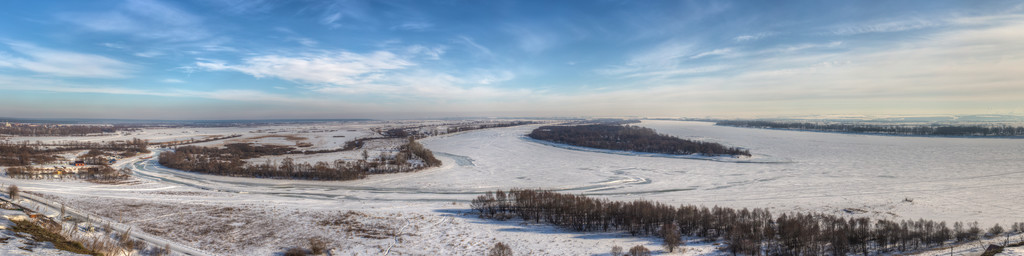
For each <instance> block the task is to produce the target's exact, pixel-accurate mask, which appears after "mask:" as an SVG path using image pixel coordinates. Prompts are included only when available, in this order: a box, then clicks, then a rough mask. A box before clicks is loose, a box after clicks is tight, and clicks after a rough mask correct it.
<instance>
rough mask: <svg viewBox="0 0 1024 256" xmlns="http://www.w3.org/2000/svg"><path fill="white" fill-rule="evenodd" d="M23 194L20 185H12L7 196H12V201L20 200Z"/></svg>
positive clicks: (8, 188)
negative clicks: (19, 197)
mask: <svg viewBox="0 0 1024 256" xmlns="http://www.w3.org/2000/svg"><path fill="white" fill-rule="evenodd" d="M20 194H21V190H20V189H18V185H11V186H10V187H7V195H9V196H11V201H15V200H18V196H19V195H20Z"/></svg>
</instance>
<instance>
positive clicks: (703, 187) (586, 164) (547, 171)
mask: <svg viewBox="0 0 1024 256" xmlns="http://www.w3.org/2000/svg"><path fill="white" fill-rule="evenodd" d="M639 125H642V126H646V127H651V128H654V129H656V130H657V131H659V132H661V133H667V134H671V135H675V136H679V137H682V138H689V139H702V140H709V141H715V142H719V143H723V144H726V145H729V146H738V147H744V148H748V149H750V151H751V153H753V154H754V155H755V156H754V157H753V158H751V159H758V160H759V161H756V162H723V161H708V160H705V159H681V158H666V157H657V156H649V155H629V154H608V153H601V152H593V151H581V150H573V149H569V148H565V147H556V146H552V145H548V144H543V143H537V142H535V141H532V140H529V139H526V138H524V137H523V135H524V134H526V133H528V132H529V131H530V130H532V129H533V128H535V127H536V126H521V127H509V128H497V129H485V130H478V131H471V132H465V133H458V134H453V135H446V136H438V137H430V138H427V139H423V140H421V142H422V143H423V144H424V145H426V146H427V147H428V148H430V149H431V150H433V151H434V152H435V154H436V155H437V156H438V157H439V158H441V160H442V161H444V165H443V166H442V167H438V168H432V169H428V170H424V171H420V172H415V173H404V174H385V175H374V176H371V177H369V178H367V179H364V180H356V181H346V182H317V181H292V180H260V179H249V178H233V177H216V176H208V175H200V174H192V173H186V172H180V171H175V170H169V169H166V168H162V167H159V166H157V165H156V162H155V160H154V159H150V160H146V161H141V162H135V163H130V164H131V165H132V167H133V168H134V169H135V170H136V174H137V176H138V177H139V179H140V181H139V182H136V183H132V184H125V185H98V184H92V183H86V182H56V181H26V180H11V179H6V178H4V179H2V180H0V181H2V182H3V183H8V184H10V183H15V184H18V185H19V186H20V187H22V189H23V190H26V191H34V192H40V193H44V194H47V195H51V196H53V197H55V198H57V199H59V200H64V201H66V202H67V203H68V204H69V205H70V206H74V207H75V208H79V209H95V210H93V211H94V212H95V213H97V214H101V215H104V216H108V217H109V218H111V219H112V220H115V219H118V218H120V219H121V221H123V222H130V223H131V224H132V225H138V227H139V228H140V229H142V230H146V229H152V230H167V231H166V232H167V233H166V234H165V235H166V236H167V237H168V238H171V239H173V240H175V241H179V242H181V243H183V244H186V245H189V246H193V247H196V248H199V249H203V250H207V251H210V252H215V253H219V254H231V255H235V254H260V255H265V254H270V253H272V252H280V251H283V249H282V248H284V247H287V246H297V245H302V243H303V241H304V239H307V238H308V237H312V236H324V237H328V238H330V239H332V245H333V247H334V248H337V249H338V250H339V251H342V252H344V254H351V255H356V254H358V255H378V254H383V253H384V252H387V251H388V248H391V251H390V253H391V254H396V255H439V254H445V255H447V254H456V255H480V254H482V252H484V251H485V250H486V249H487V248H488V247H490V246H491V245H492V244H493V243H495V242H498V241H501V242H505V243H507V244H510V245H511V246H512V248H513V250H514V251H516V252H517V253H529V254H530V255H592V254H606V253H607V252H608V251H609V249H610V248H611V247H612V246H613V245H616V244H617V245H620V246H623V247H625V248H628V247H630V246H633V245H636V244H645V245H647V246H648V247H649V248H651V249H660V247H659V245H658V243H657V241H656V240H655V239H650V238H633V237H628V236H625V235H623V234H618V233H606V234H602V233H598V234H594V233H587V234H583V233H573V232H567V231H562V230H559V229H557V228H553V227H549V226H545V225H533V224H529V225H524V224H522V223H520V222H519V221H514V220H513V221H489V220H481V219H478V218H476V217H474V216H472V215H466V214H464V213H465V212H466V210H467V209H468V208H469V206H468V201H469V200H471V199H472V198H473V197H475V196H476V195H478V194H479V193H481V192H484V191H488V190H493V189H499V188H500V189H508V188H516V187H518V188H546V189H555V190H560V191H563V192H567V193H582V194H587V195H592V196H600V197H607V198H610V199H615V200H632V199H648V200H656V201H662V202H666V203H672V204H700V205H708V206H712V205H721V206H731V207H761V208H769V209H771V210H772V211H774V212H789V211H803V212H823V213H832V214H837V215H846V216H868V217H872V218H889V219H917V218H925V219H933V220H938V221H947V222H953V221H968V222H969V221H978V222H979V223H980V224H981V226H983V227H988V226H991V225H992V224H994V223H1002V224H1003V226H1007V225H1009V224H1011V223H1013V222H1021V221H1024V216H1022V215H1020V214H1019V213H1020V212H1024V205H1021V204H1019V203H1018V202H1021V201H1022V199H1024V198H1022V197H1024V193H1022V192H1024V191H1022V190H1024V189H1022V188H1021V186H1020V184H1021V183H1020V182H1019V180H1020V179H1021V178H1024V169H1021V168H1022V166H1024V154H1021V153H1020V152H1024V140H1018V139H996V138H929V137H896V136H870V135H851V134H833V133H816V132H798V131H779V130H760V129H747V128H733V127H719V126H713V125H712V124H711V123H704V122H680V121H644V122H643V123H641V124H639ZM343 131H348V129H343ZM297 136H303V135H297ZM347 137H348V136H346V138H347ZM123 164H127V161H126V163H123ZM227 208H230V209H231V210H230V211H229V210H224V209H227ZM348 211H353V212H354V213H351V214H349V213H348ZM118 214H121V215H120V216H119V215H118ZM337 216H346V217H344V218H342V222H351V223H357V224H358V225H364V226H370V227H377V228H379V229H382V230H386V231H389V233H386V235H384V236H385V237H387V236H390V237H389V238H384V239H378V238H380V236H377V237H367V236H361V235H360V233H359V232H360V231H358V230H356V231H351V232H350V231H349V230H344V229H342V228H340V227H333V226H331V225H325V224H323V223H327V222H321V221H322V220H330V219H331V218H334V219H338V218H340V217H337ZM336 217H337V218H336ZM196 223H202V224H196ZM190 224H192V227H190V226H189V225H190ZM196 225H198V226H199V227H194V226H196ZM203 227H209V228H203ZM271 231H272V232H271ZM267 234H270V235H267ZM369 236H372V235H369ZM227 241H250V242H251V244H248V245H238V244H237V243H235V244H232V243H227ZM714 248H715V246H714V245H712V244H708V243H692V244H691V245H689V246H687V252H686V253H685V254H708V253H712V252H714V250H715V249H714ZM969 250H975V251H974V252H979V251H977V249H976V248H973V249H971V248H962V249H956V251H957V252H959V253H966V252H969ZM946 253H948V251H947V252H946Z"/></svg>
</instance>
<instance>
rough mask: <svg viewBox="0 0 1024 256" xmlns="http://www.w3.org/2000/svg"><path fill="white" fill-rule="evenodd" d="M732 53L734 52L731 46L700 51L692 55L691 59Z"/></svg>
mask: <svg viewBox="0 0 1024 256" xmlns="http://www.w3.org/2000/svg"><path fill="white" fill-rule="evenodd" d="M730 53H732V49H731V48H722V49H714V50H711V51H706V52H702V53H698V54H696V55H693V56H690V59H700V58H703V57H707V56H721V55H727V54H730Z"/></svg>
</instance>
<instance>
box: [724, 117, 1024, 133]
mask: <svg viewBox="0 0 1024 256" xmlns="http://www.w3.org/2000/svg"><path fill="white" fill-rule="evenodd" d="M715 125H722V126H734V127H747V128H770V129H791V130H808V131H822V132H848V133H873V134H888V135H925V136H978V137H982V136H1024V127H1019V126H1008V125H998V126H997V125H990V126H983V125H881V124H842V123H808V122H781V121H755V120H750V121H743V120H737V121H718V122H716V123H715Z"/></svg>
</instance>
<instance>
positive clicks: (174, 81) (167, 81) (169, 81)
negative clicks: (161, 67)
mask: <svg viewBox="0 0 1024 256" xmlns="http://www.w3.org/2000/svg"><path fill="white" fill-rule="evenodd" d="M160 82H164V83H171V84H180V83H184V82H185V81H182V80H180V79H174V78H167V79H164V80H160Z"/></svg>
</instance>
